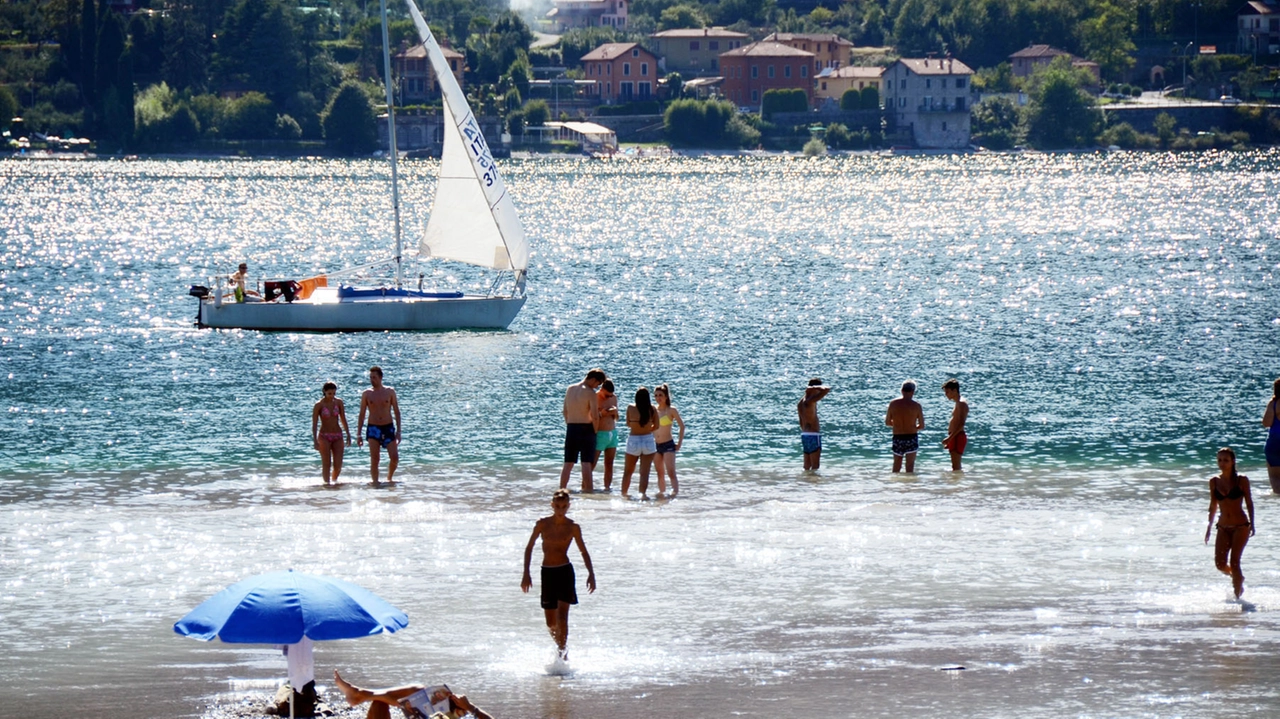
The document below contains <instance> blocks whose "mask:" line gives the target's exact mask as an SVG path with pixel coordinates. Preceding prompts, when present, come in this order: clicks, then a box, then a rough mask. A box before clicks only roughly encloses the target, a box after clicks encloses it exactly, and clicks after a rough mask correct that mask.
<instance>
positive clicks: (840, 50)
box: [763, 32, 853, 75]
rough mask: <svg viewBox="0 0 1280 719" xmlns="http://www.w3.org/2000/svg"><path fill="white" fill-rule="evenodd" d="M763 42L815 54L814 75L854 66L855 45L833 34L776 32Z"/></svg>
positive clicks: (766, 37)
mask: <svg viewBox="0 0 1280 719" xmlns="http://www.w3.org/2000/svg"><path fill="white" fill-rule="evenodd" d="M763 42H780V43H782V44H783V45H787V46H790V47H793V48H795V49H797V50H804V51H805V52H811V53H813V74H814V75H817V74H818V73H820V72H822V71H823V70H824V69H826V68H829V67H832V68H835V67H845V66H846V65H852V64H853V43H851V42H849V41H848V40H846V39H844V38H842V37H840V36H839V35H835V34H832V33H799V32H775V33H773V34H771V35H767V36H765V38H764V40H763Z"/></svg>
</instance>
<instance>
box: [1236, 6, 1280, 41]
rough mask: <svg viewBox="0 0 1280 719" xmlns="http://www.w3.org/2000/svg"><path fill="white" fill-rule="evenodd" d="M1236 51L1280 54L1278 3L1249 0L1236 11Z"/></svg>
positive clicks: (1279, 13)
mask: <svg viewBox="0 0 1280 719" xmlns="http://www.w3.org/2000/svg"><path fill="white" fill-rule="evenodd" d="M1236 45H1237V47H1236V51H1237V52H1239V53H1241V54H1245V55H1247V54H1250V53H1262V54H1264V55H1274V54H1276V53H1280V2H1277V0H1250V2H1247V3H1245V4H1244V6H1243V7H1241V8H1240V9H1239V10H1237V11H1236Z"/></svg>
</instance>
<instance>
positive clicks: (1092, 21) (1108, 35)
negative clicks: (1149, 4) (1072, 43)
mask: <svg viewBox="0 0 1280 719" xmlns="http://www.w3.org/2000/svg"><path fill="white" fill-rule="evenodd" d="M1091 4H1092V8H1091V9H1092V10H1093V12H1094V16H1093V17H1091V18H1089V19H1087V20H1085V21H1084V22H1082V23H1080V39H1081V41H1082V42H1083V43H1084V48H1085V51H1086V52H1087V53H1088V55H1089V59H1090V60H1093V61H1094V62H1096V63H1098V67H1099V69H1100V70H1101V71H1102V76H1103V77H1108V78H1111V77H1119V76H1120V75H1122V74H1123V73H1124V71H1125V70H1128V69H1129V68H1131V67H1133V64H1134V62H1135V60H1134V59H1133V52H1134V51H1135V50H1137V49H1138V48H1137V46H1136V45H1134V44H1133V40H1132V39H1130V36H1131V35H1132V33H1133V26H1134V20H1135V10H1134V9H1133V7H1132V6H1131V5H1130V4H1129V3H1120V4H1118V3H1115V2H1112V1H1111V0H1094V2H1093V3H1091Z"/></svg>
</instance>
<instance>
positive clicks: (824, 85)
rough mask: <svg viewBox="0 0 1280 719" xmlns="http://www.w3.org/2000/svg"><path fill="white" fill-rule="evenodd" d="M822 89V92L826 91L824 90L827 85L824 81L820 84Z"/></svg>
mask: <svg viewBox="0 0 1280 719" xmlns="http://www.w3.org/2000/svg"><path fill="white" fill-rule="evenodd" d="M822 89H823V90H826V89H827V83H826V81H823V83H822Z"/></svg>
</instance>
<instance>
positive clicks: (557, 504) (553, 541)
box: [520, 489, 596, 661]
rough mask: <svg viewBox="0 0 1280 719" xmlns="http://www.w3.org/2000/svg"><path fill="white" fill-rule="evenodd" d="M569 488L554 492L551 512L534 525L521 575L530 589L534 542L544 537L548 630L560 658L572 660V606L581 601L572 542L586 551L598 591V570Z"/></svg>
mask: <svg viewBox="0 0 1280 719" xmlns="http://www.w3.org/2000/svg"><path fill="white" fill-rule="evenodd" d="M568 511H569V490H567V489H557V490H556V491H555V494H553V495H551V512H552V514H551V516H550V517H543V518H542V519H539V520H538V523H537V524H535V525H533V534H532V535H530V536H529V544H528V545H527V546H525V548H524V576H523V577H521V579H520V591H522V592H525V593H526V594H527V593H528V592H529V588H530V587H532V586H533V577H532V576H530V574H529V562H530V561H532V559H533V545H534V544H536V543H537V541H538V537H542V597H541V600H542V602H541V603H542V609H543V612H544V614H545V615H546V620H547V631H549V632H551V638H552V639H554V640H555V643H556V649H557V651H558V652H559V656H560V659H561V660H563V661H568V660H569V651H568V648H567V645H568V643H569V607H570V606H572V605H574V604H577V603H578V590H577V586H576V584H577V582H576V580H575V578H574V574H573V564H571V563H570V562H569V545H570V544H571V543H577V545H578V551H579V552H581V553H582V563H583V564H584V565H585V566H586V568H587V591H588V592H595V591H596V572H595V570H594V569H592V568H591V555H590V554H587V545H586V544H583V542H582V527H580V526H578V523H577V522H575V521H573V520H572V519H569V517H568V516H566V515H567V513H568Z"/></svg>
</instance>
